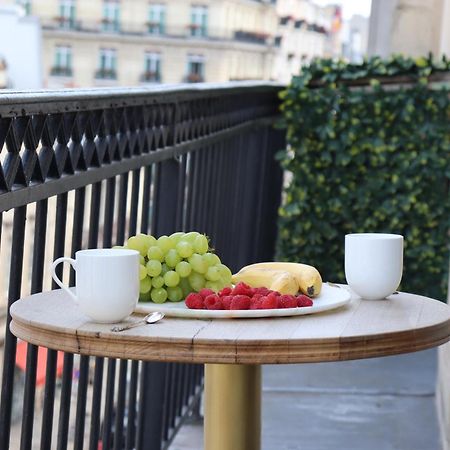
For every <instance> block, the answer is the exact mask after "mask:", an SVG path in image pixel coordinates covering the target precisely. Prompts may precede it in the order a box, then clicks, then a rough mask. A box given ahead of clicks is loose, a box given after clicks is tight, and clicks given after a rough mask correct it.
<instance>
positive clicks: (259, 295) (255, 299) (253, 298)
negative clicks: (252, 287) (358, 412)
mask: <svg viewBox="0 0 450 450" xmlns="http://www.w3.org/2000/svg"><path fill="white" fill-rule="evenodd" d="M261 297H264V295H261V294H254V295H253V297H252V302H256V301H257V300H259V299H260V298H261Z"/></svg>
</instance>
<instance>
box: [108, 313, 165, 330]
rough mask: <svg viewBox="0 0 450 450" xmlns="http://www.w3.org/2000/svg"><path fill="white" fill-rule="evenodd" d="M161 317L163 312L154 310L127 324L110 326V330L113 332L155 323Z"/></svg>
mask: <svg viewBox="0 0 450 450" xmlns="http://www.w3.org/2000/svg"><path fill="white" fill-rule="evenodd" d="M163 317H164V313H162V312H159V311H155V312H152V313H150V314H147V315H146V316H145V317H144V318H143V319H140V320H137V321H136V322H132V323H130V324H128V325H123V326H115V327H112V328H111V331H114V332H118V331H125V330H129V329H130V328H134V327H139V326H141V325H147V324H149V323H156V322H159V321H160V320H161V319H162V318H163Z"/></svg>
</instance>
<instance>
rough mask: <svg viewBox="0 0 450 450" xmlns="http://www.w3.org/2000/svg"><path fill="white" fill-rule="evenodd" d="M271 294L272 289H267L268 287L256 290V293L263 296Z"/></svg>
mask: <svg viewBox="0 0 450 450" xmlns="http://www.w3.org/2000/svg"><path fill="white" fill-rule="evenodd" d="M271 292H272V291H271V290H270V289H267V288H266V287H259V288H255V293H256V294H259V295H261V296H266V295H269V294H270V293H271Z"/></svg>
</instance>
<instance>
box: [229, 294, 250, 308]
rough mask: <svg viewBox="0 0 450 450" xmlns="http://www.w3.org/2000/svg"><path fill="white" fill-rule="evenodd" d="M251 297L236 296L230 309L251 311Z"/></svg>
mask: <svg viewBox="0 0 450 450" xmlns="http://www.w3.org/2000/svg"><path fill="white" fill-rule="evenodd" d="M249 308H250V297H249V296H248V295H235V296H234V297H233V300H231V305H230V309H249Z"/></svg>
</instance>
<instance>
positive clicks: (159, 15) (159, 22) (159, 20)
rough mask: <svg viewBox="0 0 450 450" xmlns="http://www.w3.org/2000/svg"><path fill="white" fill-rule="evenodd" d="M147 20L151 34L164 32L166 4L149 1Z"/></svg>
mask: <svg viewBox="0 0 450 450" xmlns="http://www.w3.org/2000/svg"><path fill="white" fill-rule="evenodd" d="M148 21H149V27H148V29H149V32H150V33H151V34H164V33H165V28H166V5H165V4H164V3H150V5H149V9H148Z"/></svg>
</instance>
